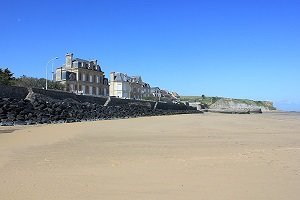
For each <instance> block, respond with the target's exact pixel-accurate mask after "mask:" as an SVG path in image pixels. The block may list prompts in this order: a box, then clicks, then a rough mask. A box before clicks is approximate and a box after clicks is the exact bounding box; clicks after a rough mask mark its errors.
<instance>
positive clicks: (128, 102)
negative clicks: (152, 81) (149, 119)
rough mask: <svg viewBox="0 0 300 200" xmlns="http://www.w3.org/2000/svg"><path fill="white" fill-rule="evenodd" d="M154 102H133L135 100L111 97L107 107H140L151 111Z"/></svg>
mask: <svg viewBox="0 0 300 200" xmlns="http://www.w3.org/2000/svg"><path fill="white" fill-rule="evenodd" d="M155 103H156V102H155V101H144V100H135V99H120V98H116V97H111V98H110V102H109V104H108V105H109V106H118V105H140V106H146V107H149V108H151V109H153V108H154V105H155Z"/></svg>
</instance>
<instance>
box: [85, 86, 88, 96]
mask: <svg viewBox="0 0 300 200" xmlns="http://www.w3.org/2000/svg"><path fill="white" fill-rule="evenodd" d="M85 93H86V94H89V86H88V85H87V86H85Z"/></svg>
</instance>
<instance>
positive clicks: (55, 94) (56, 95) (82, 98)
mask: <svg viewBox="0 0 300 200" xmlns="http://www.w3.org/2000/svg"><path fill="white" fill-rule="evenodd" d="M32 91H33V92H34V93H37V94H42V95H45V96H47V97H50V98H53V99H60V100H64V99H68V98H69V99H74V100H76V101H78V102H81V103H84V102H89V103H98V104H100V105H104V103H105V102H106V101H107V99H108V97H94V96H87V95H76V94H74V93H69V92H65V91H58V90H43V89H38V88H32Z"/></svg>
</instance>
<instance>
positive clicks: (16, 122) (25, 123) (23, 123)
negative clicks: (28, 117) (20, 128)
mask: <svg viewBox="0 0 300 200" xmlns="http://www.w3.org/2000/svg"><path fill="white" fill-rule="evenodd" d="M14 123H15V125H27V122H25V121H21V120H18V121H15V122H14Z"/></svg>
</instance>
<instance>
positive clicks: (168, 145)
mask: <svg viewBox="0 0 300 200" xmlns="http://www.w3.org/2000/svg"><path fill="white" fill-rule="evenodd" d="M0 177H1V180H0V199H1V200H11V199H20V200H21V199H22V200H24V199H31V200H32V199H39V200H40V199H43V200H48V199H49V200H50V199H51V200H52V199H55V200H63V199H64V200H65V199H73V200H76V199H113V200H114V199H122V200H127V199H128V200H132V199H139V200H142V199H185V200H187V199H205V200H210V199H211V200H224V199H226V200H227V199H228V200H229V199H230V200H232V199H243V200H253V199H264V200H265V199H272V200H276V199H278V200H279V199H280V200H282V199H289V200H296V199H299V196H300V190H299V188H300V115H299V114H297V113H275V112H274V113H263V114H251V115H230V114H216V113H205V114H187V115H173V116H157V117H141V118H132V119H121V120H106V121H93V122H81V123H70V124H51V125H39V126H25V127H0Z"/></svg>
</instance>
